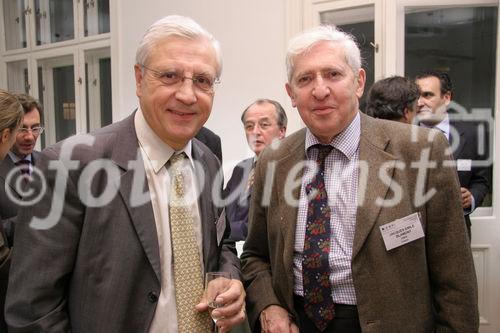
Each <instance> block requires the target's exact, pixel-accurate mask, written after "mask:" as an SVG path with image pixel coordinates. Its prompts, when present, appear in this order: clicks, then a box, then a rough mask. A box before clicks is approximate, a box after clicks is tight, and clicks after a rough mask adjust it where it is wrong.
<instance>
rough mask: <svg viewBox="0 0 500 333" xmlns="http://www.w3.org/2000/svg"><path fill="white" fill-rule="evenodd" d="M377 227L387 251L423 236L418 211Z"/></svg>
mask: <svg viewBox="0 0 500 333" xmlns="http://www.w3.org/2000/svg"><path fill="white" fill-rule="evenodd" d="M379 228H380V232H381V233H382V238H383V239H384V243H385V248H386V250H387V251H389V250H392V249H394V248H396V247H399V246H401V245H405V244H407V243H410V242H413V241H414V240H416V239H419V238H422V237H424V230H423V229H422V223H421V222H420V218H419V216H418V213H413V214H411V215H408V216H405V217H403V218H401V219H397V220H395V221H393V222H390V223H387V224H384V225H381V226H380V227H379Z"/></svg>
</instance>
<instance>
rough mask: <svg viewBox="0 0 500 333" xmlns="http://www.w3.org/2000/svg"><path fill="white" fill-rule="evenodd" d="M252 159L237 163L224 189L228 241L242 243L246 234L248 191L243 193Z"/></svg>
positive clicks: (249, 192) (250, 191) (249, 193)
mask: <svg viewBox="0 0 500 333" xmlns="http://www.w3.org/2000/svg"><path fill="white" fill-rule="evenodd" d="M253 160H254V159H253V157H252V158H247V159H246V160H243V161H241V162H240V163H238V164H237V165H236V166H235V167H234V169H233V173H232V175H231V178H230V179H229V181H228V182H227V185H226V188H225V189H224V197H225V198H226V200H228V203H227V204H226V220H227V221H229V222H230V223H231V236H230V239H231V240H234V241H242V240H245V238H247V234H248V227H247V224H248V208H249V206H250V195H251V193H252V190H251V189H250V190H249V191H248V192H246V193H245V190H246V184H247V182H248V176H249V174H250V171H251V170H252V166H253Z"/></svg>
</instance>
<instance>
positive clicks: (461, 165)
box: [457, 160, 472, 171]
mask: <svg viewBox="0 0 500 333" xmlns="http://www.w3.org/2000/svg"><path fill="white" fill-rule="evenodd" d="M471 168H472V160H457V171H470V170H471Z"/></svg>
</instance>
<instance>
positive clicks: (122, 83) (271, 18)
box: [112, 0, 301, 180]
mask: <svg viewBox="0 0 500 333" xmlns="http://www.w3.org/2000/svg"><path fill="white" fill-rule="evenodd" d="M285 1H286V0H273V1H269V0H252V1H249V0H230V1H229V0H210V1H202V0H169V1H165V0H147V1H135V0H121V1H116V2H115V3H114V4H113V6H115V10H116V13H117V15H116V16H114V21H112V31H113V37H112V38H113V41H112V45H113V53H112V57H113V58H112V59H113V61H115V64H114V65H115V67H114V70H115V71H118V73H119V74H118V76H117V77H119V80H118V82H113V84H114V85H115V88H116V90H114V93H115V96H116V98H117V99H116V100H115V106H116V107H115V109H118V110H117V111H116V112H117V113H115V115H116V117H115V118H114V119H115V120H117V119H120V118H123V117H125V116H126V115H128V114H130V112H131V111H132V110H133V109H134V108H135V107H136V106H137V98H136V95H135V83H134V77H133V65H134V56H135V50H136V48H137V45H138V43H139V39H140V38H141V36H142V34H143V33H144V31H145V30H146V29H147V27H148V26H149V25H151V23H153V22H154V21H155V20H157V19H159V18H161V17H163V16H166V15H170V14H180V15H185V16H190V17H192V18H193V19H194V20H196V21H197V22H198V23H200V24H201V25H202V26H203V27H205V28H206V29H207V30H208V31H210V32H211V33H212V34H213V35H214V36H215V38H217V39H218V40H219V41H220V43H221V45H222V52H223V63H224V69H223V74H222V78H221V79H222V80H221V81H222V83H221V84H220V85H219V86H218V88H217V90H216V94H215V101H214V107H213V110H212V114H211V116H210V118H209V120H208V122H207V123H206V126H207V127H208V128H210V129H211V130H213V131H214V132H216V133H217V134H219V135H220V137H221V139H222V150H223V159H224V169H225V174H226V180H227V177H228V175H230V171H231V170H232V168H233V166H234V165H235V164H236V163H237V162H238V161H240V160H241V159H243V158H245V157H247V156H251V155H252V152H251V151H250V149H249V148H248V146H247V144H246V140H245V136H244V132H243V126H242V124H241V121H240V116H241V113H242V111H243V109H244V108H245V107H246V106H247V105H248V104H250V103H251V102H252V101H253V100H255V99H256V98H272V99H276V100H277V101H279V102H280V103H282V104H283V106H284V108H285V110H286V111H287V114H288V116H289V126H288V133H289V134H290V133H292V132H293V131H295V130H297V129H298V128H300V126H301V125H300V118H299V116H298V114H297V112H296V111H295V109H292V107H291V104H290V101H289V98H288V96H287V95H286V92H285V88H284V85H285V81H286V69H285V51H286V44H287V37H286V33H287V32H286V24H285V22H286V20H285V19H286V18H285Z"/></svg>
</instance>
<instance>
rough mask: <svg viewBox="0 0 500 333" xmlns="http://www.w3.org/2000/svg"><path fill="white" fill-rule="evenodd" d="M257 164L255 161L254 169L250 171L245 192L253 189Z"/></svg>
mask: <svg viewBox="0 0 500 333" xmlns="http://www.w3.org/2000/svg"><path fill="white" fill-rule="evenodd" d="M255 164H256V162H253V164H252V169H250V172H249V173H248V180H247V185H246V186H245V193H248V192H250V191H251V190H252V187H253V182H254V180H255Z"/></svg>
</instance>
